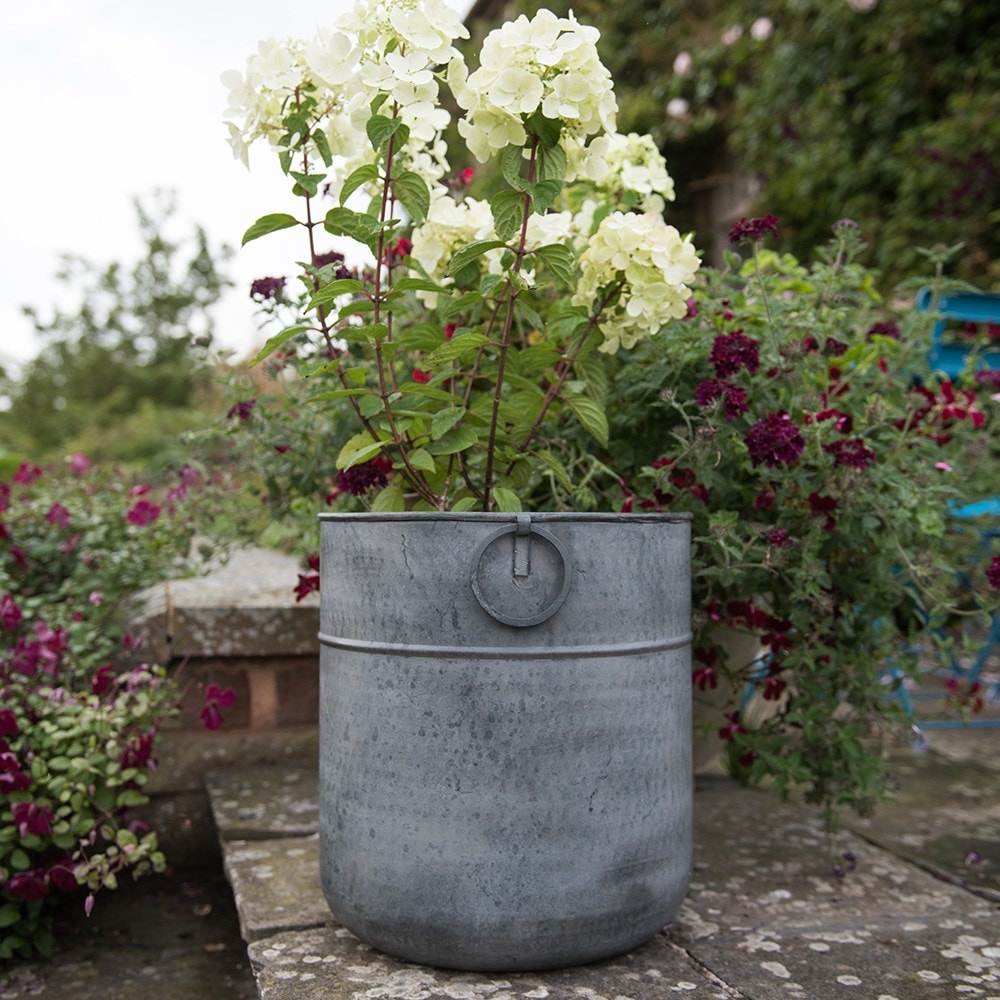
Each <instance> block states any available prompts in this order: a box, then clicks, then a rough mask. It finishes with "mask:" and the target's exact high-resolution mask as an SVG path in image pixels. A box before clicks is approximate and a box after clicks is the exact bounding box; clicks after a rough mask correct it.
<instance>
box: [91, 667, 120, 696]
mask: <svg viewBox="0 0 1000 1000" xmlns="http://www.w3.org/2000/svg"><path fill="white" fill-rule="evenodd" d="M114 676H115V668H114V667H113V666H112V665H111V664H110V663H105V664H104V666H103V667H99V668H98V669H97V671H95V673H94V675H93V676H92V677H91V678H90V693H91V694H96V695H102V694H104V692H105V691H107V690H108V688H109V687H111V681H112V680H113V679H114Z"/></svg>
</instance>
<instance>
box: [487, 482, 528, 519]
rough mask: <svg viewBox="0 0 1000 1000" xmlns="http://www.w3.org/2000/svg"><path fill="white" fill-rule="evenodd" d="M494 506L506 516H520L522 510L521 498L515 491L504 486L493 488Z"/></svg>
mask: <svg viewBox="0 0 1000 1000" xmlns="http://www.w3.org/2000/svg"><path fill="white" fill-rule="evenodd" d="M493 506H494V508H495V509H496V510H499V511H501V512H502V513H505V514H508V513H509V514H519V513H520V512H521V509H522V508H521V498H520V497H519V496H518V495H517V494H516V493H515V492H514V491H513V490H508V489H506V488H505V487H503V486H494V487H493Z"/></svg>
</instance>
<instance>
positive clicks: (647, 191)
mask: <svg viewBox="0 0 1000 1000" xmlns="http://www.w3.org/2000/svg"><path fill="white" fill-rule="evenodd" d="M566 152H567V180H570V181H574V180H583V181H586V182H588V183H589V184H590V185H592V186H593V188H594V189H595V191H597V192H600V193H602V194H604V195H606V196H608V197H610V198H611V199H612V200H614V201H620V200H621V198H622V195H623V194H624V193H625V192H632V193H634V194H635V195H638V206H637V207H638V208H639V210H640V211H642V212H662V211H663V209H664V208H665V207H666V202H668V201H673V200H674V198H675V192H674V182H673V178H671V176H670V174H669V173H667V163H666V160H664V159H663V154H662V153H660V151H659V149H658V148H657V146H656V143H655V142H654V141H653V138H652V136H649V135H639V134H637V133H635V132H630V133H628V135H624V134H622V133H621V132H612V133H609V134H606V135H599V136H597V137H596V138H595V139H593V140H591V142H590V143H589V144H588V145H587V146H583V145H582V144H580V143H569V144H567V150H566Z"/></svg>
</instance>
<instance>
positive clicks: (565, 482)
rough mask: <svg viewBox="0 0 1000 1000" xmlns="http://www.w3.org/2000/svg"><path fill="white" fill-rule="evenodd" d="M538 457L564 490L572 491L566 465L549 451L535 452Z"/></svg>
mask: <svg viewBox="0 0 1000 1000" xmlns="http://www.w3.org/2000/svg"><path fill="white" fill-rule="evenodd" d="M537 455H538V457H539V458H540V459H541V460H542V464H543V465H544V466H545V468H547V469H548V470H549V471H550V472H551V473H552V474H553V475H554V476H555V477H556V479H557V480H558V482H559V485H560V486H562V488H563V489H564V490H568V491H570V492H572V490H573V480H572V478H571V477H570V474H569V471H568V470H567V469H566V466H565V465H563V463H562V462H560V461H559V459H558V458H556V456H555V455H553V454H552V452H551V451H539V452H537Z"/></svg>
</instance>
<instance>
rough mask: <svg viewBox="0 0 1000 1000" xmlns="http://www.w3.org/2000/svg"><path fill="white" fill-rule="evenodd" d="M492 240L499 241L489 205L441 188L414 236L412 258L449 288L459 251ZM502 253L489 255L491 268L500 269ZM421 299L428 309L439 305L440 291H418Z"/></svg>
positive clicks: (435, 190)
mask: <svg viewBox="0 0 1000 1000" xmlns="http://www.w3.org/2000/svg"><path fill="white" fill-rule="evenodd" d="M488 239H496V232H495V231H494V229H493V213H492V212H491V211H490V206H489V203H488V202H485V201H481V200H479V199H478V198H465V199H464V200H462V201H455V199H454V198H453V197H452V196H451V194H450V193H449V192H448V191H447V190H446V189H444V188H441V187H438V188H435V189H434V190H433V191H432V193H431V205H430V209H429V210H428V212H427V218H426V219H425V220H424V221H423V223H422V224H421V225H419V226H417V228H416V229H414V230H413V233H412V234H411V236H410V244H411V249H410V256H411V257H412V258H413V259H414V260H415V261H417V262H418V263H419V264H420V266H421V267H422V268H423V269H424V271H425V272H426V274H427V276H428V277H429V278H431V279H432V280H433V281H436V282H438V284H441V285H444V286H449V285H453V284H454V282H455V279H454V278H452V277H451V276H450V275H448V273H447V272H448V265H449V264H450V263H451V258H452V257H453V256H454V254H455V251H456V250H458V249H459V248H460V247H463V246H465V245H466V244H467V243H471V242H472V241H473V240H488ZM501 252H502V251H499V250H495V251H491V253H490V254H487V255H486V257H487V260H486V263H487V266H488V267H490V266H491V265H492V266H493V267H497V266H499V259H500V254H501ZM417 296H418V297H419V298H420V299H421V300H422V301H423V302H424V303H425V304H426V305H427V306H428V308H431V309H433V308H434V307H435V306H436V305H437V293H436V292H417Z"/></svg>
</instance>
